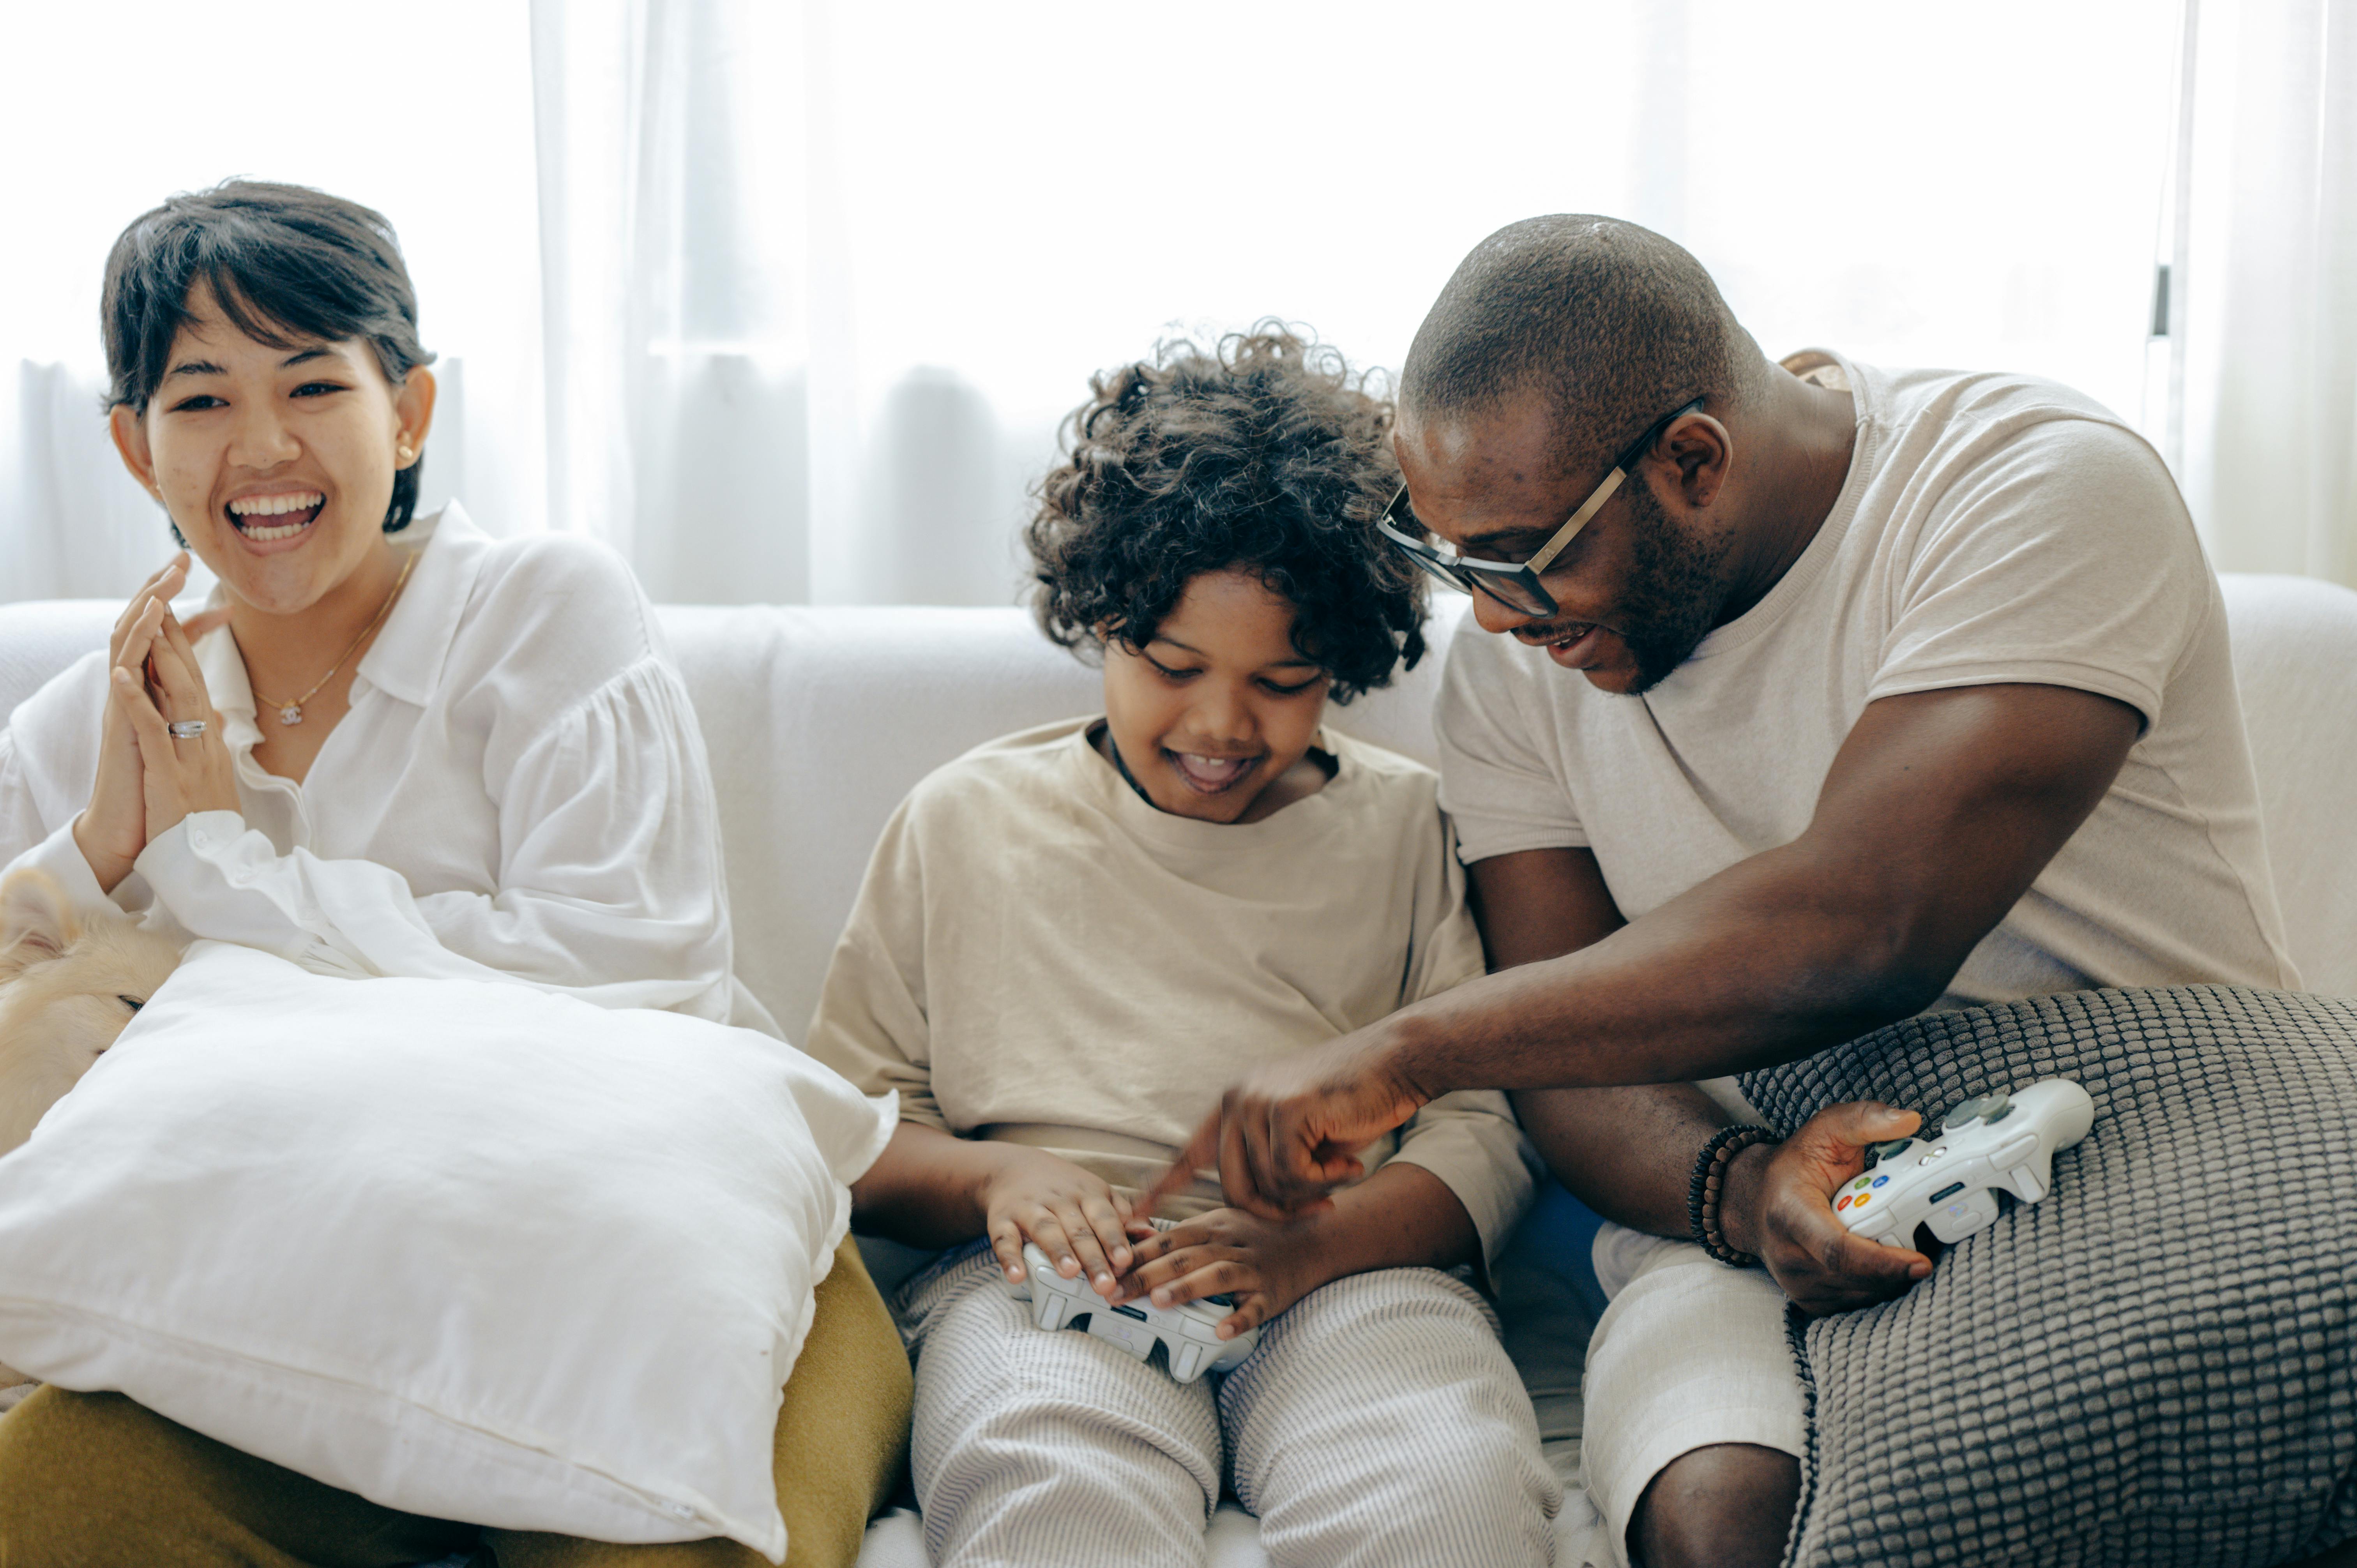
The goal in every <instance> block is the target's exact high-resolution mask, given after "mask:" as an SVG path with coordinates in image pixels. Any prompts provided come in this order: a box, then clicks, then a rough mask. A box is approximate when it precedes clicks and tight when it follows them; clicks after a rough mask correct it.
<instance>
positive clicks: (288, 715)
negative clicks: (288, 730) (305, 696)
mask: <svg viewBox="0 0 2357 1568" xmlns="http://www.w3.org/2000/svg"><path fill="white" fill-rule="evenodd" d="M278 722H279V723H280V724H282V725H299V724H301V723H302V722H303V704H302V703H287V704H286V705H285V707H283V708H281V709H279V710H278Z"/></svg>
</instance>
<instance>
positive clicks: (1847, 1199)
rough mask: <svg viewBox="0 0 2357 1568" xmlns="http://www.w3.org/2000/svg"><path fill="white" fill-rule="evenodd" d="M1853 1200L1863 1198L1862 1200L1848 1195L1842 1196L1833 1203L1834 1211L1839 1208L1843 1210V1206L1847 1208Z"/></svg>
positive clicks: (1836, 1211)
mask: <svg viewBox="0 0 2357 1568" xmlns="http://www.w3.org/2000/svg"><path fill="white" fill-rule="evenodd" d="M1853 1201H1863V1200H1862V1199H1852V1198H1850V1197H1844V1198H1843V1199H1842V1200H1841V1201H1840V1202H1839V1203H1836V1204H1835V1205H1834V1211H1835V1213H1839V1212H1840V1211H1841V1210H1843V1209H1845V1208H1848V1207H1849V1206H1850V1204H1851V1203H1852V1202H1853Z"/></svg>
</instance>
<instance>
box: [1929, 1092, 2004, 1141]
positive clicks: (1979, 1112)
mask: <svg viewBox="0 0 2357 1568" xmlns="http://www.w3.org/2000/svg"><path fill="white" fill-rule="evenodd" d="M2012 1113H2013V1097H2012V1096H2011V1095H2008V1094H2006V1093H2004V1092H2002V1091H1999V1092H1998V1093H1996V1094H1976V1095H1975V1096H1974V1097H1973V1098H1972V1099H1970V1100H1964V1101H1958V1102H1957V1104H1956V1108H1955V1109H1954V1110H1953V1111H1951V1112H1948V1113H1947V1114H1946V1115H1945V1116H1943V1117H1942V1118H1941V1119H1940V1131H1941V1132H1943V1133H1953V1132H1954V1131H1955V1130H1956V1129H1957V1128H1959V1127H1962V1126H1964V1125H1965V1124H1966V1123H1968V1122H2002V1121H2004V1120H2005V1119H2006V1118H2007V1116H2009V1115H2011V1114H2012Z"/></svg>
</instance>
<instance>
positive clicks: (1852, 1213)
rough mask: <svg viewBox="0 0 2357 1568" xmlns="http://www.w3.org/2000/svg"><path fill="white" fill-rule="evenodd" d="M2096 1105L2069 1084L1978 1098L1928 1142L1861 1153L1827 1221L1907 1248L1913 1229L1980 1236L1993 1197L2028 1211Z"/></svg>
mask: <svg viewBox="0 0 2357 1568" xmlns="http://www.w3.org/2000/svg"><path fill="white" fill-rule="evenodd" d="M2094 1120H2095V1102H2094V1101H2093V1100H2091V1099H2089V1098H2088V1096H2087V1091H2086V1090H2083V1089H2082V1088H2080V1087H2079V1086H2078V1085H2077V1084H2075V1083H2072V1081H2070V1080H2069V1079H2061V1078H2050V1079H2045V1080H2044V1081H2042V1082H2040V1083H2033V1084H2031V1085H2030V1086H2029V1088H2028V1089H2025V1090H2021V1092H2019V1093H2018V1094H2005V1093H1996V1094H1983V1095H1975V1097H1974V1098H1972V1099H1970V1100H1967V1101H1964V1102H1963V1103H1961V1104H1959V1105H1957V1106H1956V1107H1955V1108H1954V1109H1953V1110H1952V1111H1950V1112H1948V1114H1947V1115H1946V1116H1944V1117H1943V1118H1942V1119H1941V1122H1940V1133H1939V1136H1937V1137H1936V1138H1930V1139H1924V1138H1899V1139H1893V1140H1892V1141H1890V1142H1889V1143H1883V1144H1875V1145H1873V1146H1872V1147H1871V1148H1870V1149H1868V1150H1867V1161H1866V1167H1867V1168H1866V1172H1865V1174H1864V1175H1862V1176H1855V1177H1853V1178H1852V1179H1850V1180H1849V1181H1846V1182H1844V1183H1843V1184H1842V1185H1841V1187H1839V1188H1837V1189H1836V1190H1835V1193H1834V1213H1835V1217H1836V1218H1838V1219H1840V1220H1841V1222H1842V1223H1843V1224H1844V1225H1846V1226H1847V1227H1848V1228H1849V1229H1850V1230H1851V1231H1852V1232H1854V1233H1855V1234H1857V1235H1858V1236H1861V1237H1864V1238H1865V1239H1866V1240H1869V1241H1880V1242H1882V1243H1884V1244H1885V1245H1886V1246H1891V1247H1910V1246H1912V1245H1914V1236H1915V1227H1916V1226H1918V1225H1929V1226H1930V1227H1931V1228H1932V1235H1934V1236H1937V1237H1938V1238H1939V1239H1940V1240H1943V1241H1946V1242H1950V1243H1953V1242H1957V1241H1961V1240H1964V1238H1965V1237H1967V1236H1969V1235H1971V1234H1973V1233H1974V1232H1975V1231H1976V1230H1986V1228H1987V1227H1988V1226H1989V1225H1990V1224H1992V1223H1993V1222H1994V1221H1995V1220H1996V1217H1997V1213H1998V1208H1997V1201H1996V1195H1997V1193H1998V1192H2000V1191H2004V1192H2009V1193H2011V1194H2012V1195H2013V1196H2014V1197H2015V1198H2016V1199H2017V1200H2018V1201H2019V1202H2022V1203H2036V1202H2037V1201H2038V1200H2039V1199H2040V1198H2041V1197H2045V1196H2046V1194H2047V1191H2048V1190H2049V1188H2050V1187H2052V1185H2053V1168H2052V1163H2053V1159H2054V1153H2055V1151H2056V1150H2058V1149H2067V1148H2069V1147H2071V1146H2072V1144H2076V1143H2077V1142H2078V1141H2079V1140H2080V1139H2082V1138H2083V1137H2085V1136H2086V1135H2087V1130H2088V1129H2089V1128H2090V1127H2092V1126H2093V1125H2094Z"/></svg>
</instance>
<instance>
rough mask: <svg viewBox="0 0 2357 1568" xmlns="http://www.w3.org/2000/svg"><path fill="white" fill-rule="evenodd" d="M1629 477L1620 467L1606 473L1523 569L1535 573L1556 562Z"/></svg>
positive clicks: (1524, 563)
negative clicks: (1583, 501) (1591, 492)
mask: <svg viewBox="0 0 2357 1568" xmlns="http://www.w3.org/2000/svg"><path fill="white" fill-rule="evenodd" d="M1628 477H1629V470H1628V469H1626V468H1622V467H1614V468H1613V470H1612V471H1611V472H1610V473H1609V474H1607V475H1605V476H1604V482H1603V483H1602V484H1600V485H1598V486H1597V487H1596V489H1595V492H1594V493H1593V494H1591V495H1590V496H1589V497H1588V498H1587V501H1586V502H1585V503H1584V504H1583V505H1582V506H1581V507H1580V509H1579V510H1577V511H1576V512H1573V513H1572V514H1571V516H1570V517H1569V518H1568V519H1566V521H1565V522H1564V525H1563V526H1562V527H1561V528H1559V529H1557V530H1555V537H1554V538H1553V539H1550V540H1548V541H1547V542H1546V548H1544V550H1541V551H1540V552H1539V553H1537V554H1535V555H1534V556H1532V557H1531V558H1530V559H1529V560H1527V561H1525V562H1523V569H1524V570H1526V571H1528V572H1530V573H1532V574H1533V575H1536V574H1538V573H1541V572H1544V571H1545V570H1546V569H1547V567H1548V566H1549V565H1550V564H1553V563H1554V561H1555V557H1556V556H1558V555H1560V554H1562V553H1563V552H1564V547H1565V546H1566V545H1567V544H1569V543H1570V542H1572V541H1573V540H1575V539H1577V538H1578V537H1579V531H1580V530H1581V529H1583V528H1586V527H1587V520H1588V519H1589V518H1591V517H1594V516H1595V515H1596V514H1597V511H1598V510H1599V509H1601V508H1602V506H1603V505H1604V503H1605V502H1606V501H1609V500H1610V499H1612V493H1613V492H1614V491H1615V490H1618V489H1620V481H1621V480H1623V479H1625V478H1628Z"/></svg>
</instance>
